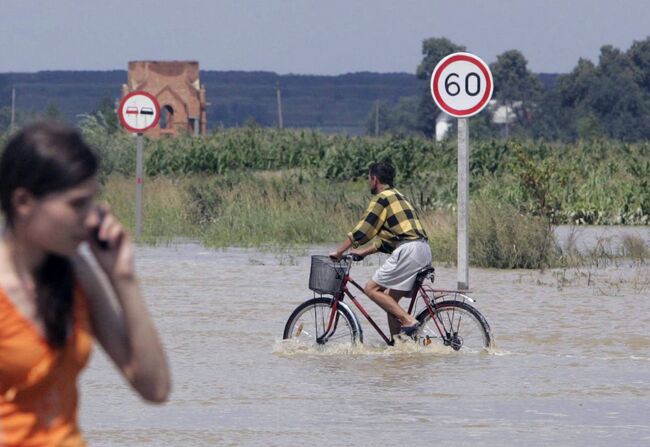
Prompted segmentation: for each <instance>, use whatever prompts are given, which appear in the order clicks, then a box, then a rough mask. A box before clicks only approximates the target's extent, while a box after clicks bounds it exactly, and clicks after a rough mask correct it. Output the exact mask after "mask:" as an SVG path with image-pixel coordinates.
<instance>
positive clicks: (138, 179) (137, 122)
mask: <svg viewBox="0 0 650 447" xmlns="http://www.w3.org/2000/svg"><path fill="white" fill-rule="evenodd" d="M119 112H120V113H119V116H120V121H121V122H122V126H124V128H125V129H127V130H129V131H131V132H135V133H136V135H137V136H136V159H135V160H136V162H135V240H136V241H138V240H140V237H141V236H142V189H143V183H144V181H143V178H144V177H143V176H144V172H143V171H144V161H143V160H144V131H145V130H147V129H150V128H152V127H154V126H155V125H156V124H158V120H159V119H160V105H159V104H158V101H157V100H156V98H155V97H154V96H152V95H150V94H149V93H147V92H143V91H136V92H132V93H129V94H128V95H126V96H125V97H124V98H123V99H122V102H120V107H119Z"/></svg>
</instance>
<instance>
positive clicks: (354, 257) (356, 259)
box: [341, 253, 363, 262]
mask: <svg viewBox="0 0 650 447" xmlns="http://www.w3.org/2000/svg"><path fill="white" fill-rule="evenodd" d="M341 259H349V260H351V261H354V262H359V261H361V260H363V256H361V255H358V254H356V253H350V254H347V255H343V256H342V257H341Z"/></svg>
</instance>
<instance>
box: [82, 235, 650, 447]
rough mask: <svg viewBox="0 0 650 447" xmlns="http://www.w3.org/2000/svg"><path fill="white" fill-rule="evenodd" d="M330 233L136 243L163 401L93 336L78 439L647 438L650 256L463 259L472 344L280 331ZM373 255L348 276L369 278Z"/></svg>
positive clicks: (444, 278) (441, 272) (365, 441)
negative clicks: (339, 338)
mask: <svg viewBox="0 0 650 447" xmlns="http://www.w3.org/2000/svg"><path fill="white" fill-rule="evenodd" d="M329 248H331V247H320V248H315V249H312V250H305V251H304V252H303V253H297V254H294V253H289V254H287V255H278V254H274V253H265V252H259V251H253V250H244V249H229V250H214V251H212V250H206V249H204V248H202V247H199V246H195V245H178V246H171V247H158V248H139V249H138V253H137V254H138V270H139V272H140V273H141V281H142V286H143V289H144V291H145V295H146V297H147V299H148V302H149V305H150V308H151V309H152V312H153V314H154V318H155V319H156V321H157V323H158V326H159V327H160V328H161V331H162V337H163V340H164V343H165V345H166V347H167V349H168V353H169V356H170V362H171V365H172V372H173V376H174V390H173V393H172V397H171V401H170V402H169V403H168V404H167V405H165V406H148V405H145V404H143V403H142V402H140V401H139V399H138V398H136V397H135V396H134V394H133V393H131V392H130V391H129V390H128V389H127V388H126V387H127V385H125V384H124V383H123V381H122V380H121V379H120V378H119V376H118V374H116V373H115V371H114V370H113V367H112V366H110V365H109V364H108V361H107V360H106V357H105V356H104V354H103V353H102V352H101V350H100V349H96V351H95V355H94V356H93V359H92V362H91V366H90V368H89V370H88V371H87V372H86V373H85V374H84V375H83V377H82V402H81V424H82V427H83V428H84V430H85V433H86V435H87V437H88V439H89V442H90V444H91V445H93V446H124V445H138V446H160V445H183V446H212V445H233V446H255V445H260V446H274V445H275V446H294V445H314V446H321V445H323V446H324V445H327V446H350V445H357V446H377V445H389V444H393V443H397V442H399V443H404V442H412V443H422V444H429V443H430V444H435V445H460V446H463V445H471V446H476V445H486V446H493V445H515V446H520V445H549V444H556V445H584V446H593V445H612V444H617V445H642V444H650V424H649V423H648V422H647V414H649V412H650V373H649V372H648V371H650V333H649V332H648V328H649V327H650V300H648V297H649V296H650V279H649V278H650V267H648V266H643V265H641V266H639V265H621V266H619V267H618V268H614V267H608V268H601V269H576V270H562V269H559V270H551V271H544V272H539V271H524V270H512V271H500V270H480V269H471V273H470V281H471V284H472V287H473V289H474V290H473V294H472V295H473V296H474V297H475V298H476V299H477V303H476V307H477V308H478V309H479V310H480V311H481V312H482V313H483V314H484V315H485V316H486V318H487V320H488V322H489V323H490V325H491V327H492V332H493V335H494V337H495V339H496V348H494V349H492V350H490V351H489V352H486V353H482V354H464V353H463V352H462V351H461V352H460V353H459V352H453V351H449V350H446V349H428V348H429V347H423V346H417V345H415V344H404V345H401V346H398V347H395V348H389V347H386V346H385V345H384V344H383V341H382V340H381V339H379V338H378V337H377V336H376V335H375V333H374V331H373V330H372V329H371V327H370V326H369V325H368V324H367V323H366V322H365V320H364V319H363V318H360V321H361V323H362V325H363V327H364V329H365V331H364V336H365V337H364V340H365V342H366V343H365V344H364V345H359V346H355V347H338V348H336V349H334V350H329V349H328V348H327V347H326V348H325V349H318V348H307V347H305V346H299V345H296V344H292V342H291V341H282V340H280V338H281V335H282V330H283V328H284V324H285V322H286V319H287V317H288V316H289V314H290V313H291V311H292V310H293V309H294V308H295V307H296V306H297V305H298V304H299V303H301V302H302V301H304V300H305V299H307V298H309V297H311V296H313V295H312V293H311V292H310V291H309V290H308V289H307V278H308V272H309V257H308V255H309V254H311V253H324V252H327V251H328V249H329ZM366 264H368V263H366ZM374 269H375V266H372V265H356V266H355V267H354V269H353V271H352V273H353V275H354V276H355V277H356V278H357V279H359V280H361V281H365V280H366V279H368V278H370V277H371V275H372V272H373V271H374ZM436 270H437V273H438V275H437V279H436V281H437V282H438V285H439V286H441V287H452V288H453V287H454V285H455V278H456V272H455V269H454V268H446V267H444V266H437V268H436ZM361 300H362V302H363V304H364V306H365V307H366V308H367V309H368V311H370V313H371V315H372V317H373V318H374V319H375V321H377V322H378V323H380V325H381V326H382V328H384V329H385V327H386V323H385V318H384V317H383V314H382V312H381V311H380V310H379V309H378V308H376V307H375V306H374V305H373V304H372V303H370V302H369V301H368V300H367V299H365V298H361Z"/></svg>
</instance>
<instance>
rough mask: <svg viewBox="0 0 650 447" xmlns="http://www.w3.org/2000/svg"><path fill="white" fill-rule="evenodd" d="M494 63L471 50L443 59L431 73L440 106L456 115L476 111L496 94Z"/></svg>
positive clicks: (468, 115) (435, 96)
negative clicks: (492, 64) (486, 60)
mask: <svg viewBox="0 0 650 447" xmlns="http://www.w3.org/2000/svg"><path fill="white" fill-rule="evenodd" d="M493 89H494V82H493V81H492V73H491V72H490V67H488V65H487V64H486V63H485V62H483V60H482V59H481V58H480V57H478V56H475V55H473V54H470V53H454V54H450V55H449V56H447V57H445V58H444V59H442V60H441V61H440V62H438V65H436V68H435V69H434V70H433V73H432V74H431V95H432V96H433V100H434V101H435V102H436V104H437V105H438V107H440V108H441V109H442V110H444V111H445V112H447V113H448V114H449V115H451V116H454V117H456V118H467V117H470V116H472V115H476V114H477V113H478V112H480V111H481V110H483V108H484V107H485V106H486V105H487V104H488V102H489V101H490V98H491V97H492V90H493Z"/></svg>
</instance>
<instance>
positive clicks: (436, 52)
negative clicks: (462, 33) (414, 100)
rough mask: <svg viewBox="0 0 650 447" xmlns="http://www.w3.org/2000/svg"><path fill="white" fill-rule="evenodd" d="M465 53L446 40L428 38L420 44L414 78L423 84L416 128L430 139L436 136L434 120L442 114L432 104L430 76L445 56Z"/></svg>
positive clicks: (462, 47) (459, 46) (459, 47)
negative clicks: (420, 48)
mask: <svg viewBox="0 0 650 447" xmlns="http://www.w3.org/2000/svg"><path fill="white" fill-rule="evenodd" d="M459 51H465V47H464V46H462V45H457V44H455V43H453V42H452V41H450V40H449V39H446V38H436V37H434V38H430V39H427V40H425V41H424V42H422V55H423V56H424V57H423V58H422V62H420V65H418V68H417V71H416V76H417V77H418V79H421V80H422V81H424V82H423V91H422V96H421V99H420V103H419V105H418V111H417V127H418V129H419V130H420V131H421V132H422V133H424V135H426V136H428V137H431V136H435V134H436V119H437V117H438V114H440V113H442V112H440V110H439V109H438V107H437V106H436V105H435V103H434V102H433V98H432V97H431V88H430V86H429V82H430V80H431V74H432V73H433V69H434V68H435V67H436V65H437V64H438V62H440V60H441V59H442V58H444V57H445V56H447V55H449V54H452V53H456V52H459Z"/></svg>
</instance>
